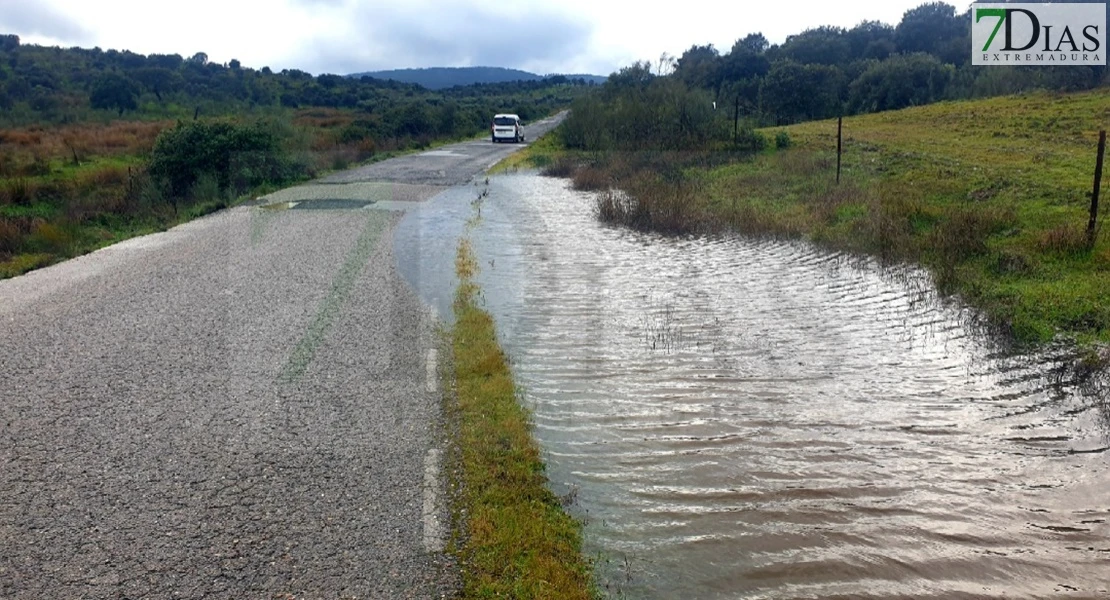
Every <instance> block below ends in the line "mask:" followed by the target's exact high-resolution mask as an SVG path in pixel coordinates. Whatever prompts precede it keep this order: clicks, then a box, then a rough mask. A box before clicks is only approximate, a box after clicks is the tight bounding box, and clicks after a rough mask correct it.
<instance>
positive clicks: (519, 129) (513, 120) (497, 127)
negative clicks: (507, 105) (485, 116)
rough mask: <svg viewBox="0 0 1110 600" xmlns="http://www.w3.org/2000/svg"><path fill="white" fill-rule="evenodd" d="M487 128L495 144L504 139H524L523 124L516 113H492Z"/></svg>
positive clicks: (517, 140) (520, 140)
mask: <svg viewBox="0 0 1110 600" xmlns="http://www.w3.org/2000/svg"><path fill="white" fill-rule="evenodd" d="M489 130H490V138H491V139H492V140H493V143H495V144H496V143H497V142H505V141H513V142H523V141H524V124H523V123H521V122H520V117H518V116H516V115H510V114H504V115H493V124H492V125H490V128H489Z"/></svg>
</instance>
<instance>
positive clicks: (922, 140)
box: [520, 89, 1110, 344]
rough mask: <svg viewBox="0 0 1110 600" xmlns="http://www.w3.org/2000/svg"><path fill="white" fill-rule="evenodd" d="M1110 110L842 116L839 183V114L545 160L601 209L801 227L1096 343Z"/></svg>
mask: <svg viewBox="0 0 1110 600" xmlns="http://www.w3.org/2000/svg"><path fill="white" fill-rule="evenodd" d="M1108 107H1110V90H1107V89H1101V90H1096V91H1092V92H1085V93H1079V94H1071V95H1057V94H1047V93H1036V94H1028V95H1020V96H1010V97H1001V98H992V99H988V100H979V101H967V102H945V103H939V104H934V105H929V106H924V107H917V108H911V109H906V110H901V111H892V112H886V113H878V114H871V115H863V116H858V117H851V118H846V119H845V120H844V135H845V149H844V171H843V178H842V183H841V184H840V185H837V184H836V183H835V171H836V156H835V148H836V121H819V122H811V123H804V124H800V125H795V126H791V127H786V128H775V129H769V130H764V131H763V132H762V133H763V135H764V136H765V137H766V138H767V139H769V140H774V139H775V138H776V137H777V136H778V134H779V133H780V132H785V133H786V135H787V136H788V137H789V140H790V142H791V143H790V146H789V147H788V148H783V149H779V150H767V151H764V152H762V153H759V154H756V155H754V156H746V157H745V156H739V155H734V154H729V153H727V152H723V151H722V152H708V151H707V152H702V153H693V152H685V153H671V154H664V153H654V154H652V153H647V152H645V153H620V154H616V153H614V154H608V155H605V156H596V155H595V156H586V155H581V154H578V155H575V154H571V153H564V154H562V155H561V158H560V159H559V160H556V161H554V163H553V165H554V167H553V168H552V167H549V169H550V170H551V171H553V172H555V173H556V174H561V175H569V176H572V177H573V178H574V182H575V186H576V187H579V188H580V189H595V190H601V191H602V193H600V194H599V195H598V211H599V214H600V216H601V217H602V218H604V219H607V220H610V221H613V222H619V223H623V224H626V225H629V226H632V227H637V228H641V229H651V230H657V231H664V232H673V233H684V232H690V231H716V230H735V231H741V232H745V233H749V234H754V235H774V236H784V237H800V238H808V239H811V240H814V241H816V242H819V243H822V244H824V245H826V246H829V247H832V248H837V249H846V250H850V251H855V252H862V253H867V254H872V255H876V256H880V257H883V258H886V259H890V260H898V261H912V262H916V263H919V264H922V265H924V266H926V267H928V268H929V269H930V270H931V272H932V273H933V274H934V275H935V278H936V281H937V283H938V285H939V286H940V288H941V289H942V290H944V291H946V292H951V293H957V294H959V295H961V296H962V297H964V298H965V299H966V300H967V301H969V302H970V303H971V304H973V305H975V306H978V307H979V308H981V309H982V310H983V311H984V313H985V314H986V315H988V316H989V317H990V318H991V320H992V321H993V322H994V323H995V324H997V325H998V326H1000V327H1001V328H1002V329H1003V330H1005V331H1007V332H1009V334H1011V335H1012V337H1013V338H1014V339H1015V340H1018V341H1020V342H1034V343H1035V342H1044V341H1046V340H1049V339H1052V338H1054V337H1057V336H1060V335H1063V336H1067V337H1073V338H1075V339H1076V340H1078V341H1079V342H1080V343H1081V344H1091V343H1094V342H1103V343H1105V342H1110V302H1107V301H1106V299H1107V298H1110V240H1108V239H1107V234H1106V232H1102V233H1101V234H1100V235H1099V237H1098V241H1097V243H1096V244H1095V245H1094V246H1093V247H1088V245H1087V243H1086V236H1085V234H1084V228H1085V226H1086V223H1087V211H1088V208H1089V202H1090V201H1089V194H1090V191H1091V185H1092V180H1093V172H1094V162H1095V146H1096V143H1097V139H1098V134H1097V132H1098V130H1099V129H1100V128H1105V127H1107V125H1110V108H1108ZM520 160H529V157H528V156H523V157H520ZM1103 187H1104V190H1103V192H1104V196H1105V195H1107V193H1108V192H1107V190H1106V189H1105V188H1106V186H1105V185H1104V186H1103ZM614 188H618V189H620V190H622V191H621V192H615V191H612V190H613V189H614ZM1103 212H1104V213H1105V208H1104V209H1103Z"/></svg>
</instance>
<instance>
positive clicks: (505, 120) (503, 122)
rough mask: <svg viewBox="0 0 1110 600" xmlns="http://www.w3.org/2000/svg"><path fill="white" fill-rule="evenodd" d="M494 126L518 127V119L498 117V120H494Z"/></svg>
mask: <svg viewBox="0 0 1110 600" xmlns="http://www.w3.org/2000/svg"><path fill="white" fill-rule="evenodd" d="M493 124H494V125H516V119H510V118H509V117H497V118H496V119H494V120H493Z"/></svg>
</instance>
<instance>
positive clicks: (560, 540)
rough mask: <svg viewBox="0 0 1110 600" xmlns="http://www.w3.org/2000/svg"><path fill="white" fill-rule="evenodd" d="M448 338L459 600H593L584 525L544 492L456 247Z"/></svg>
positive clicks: (467, 260)
mask: <svg viewBox="0 0 1110 600" xmlns="http://www.w3.org/2000/svg"><path fill="white" fill-rule="evenodd" d="M456 267H457V270H458V272H459V276H460V279H461V282H462V283H461V285H460V287H459V291H458V295H457V297H456V299H455V305H454V310H455V317H456V324H455V327H454V330H453V333H452V343H453V356H454V360H453V362H454V368H455V378H456V389H457V393H458V424H459V442H458V443H459V454H460V456H459V461H460V464H461V473H462V475H461V478H462V482H461V490H462V491H461V494H460V498H459V500H458V502H459V503H460V505H459V507H458V510H457V513H458V514H461V515H465V516H464V517H463V518H461V519H457V521H458V523H457V525H456V537H457V541H456V546H457V555H458V558H459V564H460V566H461V568H462V577H463V591H462V596H461V597H462V598H464V599H473V598H515V599H541V598H547V599H552V600H556V599H557V600H573V599H576V598H581V599H586V598H594V597H597V594H596V593H595V591H594V588H593V586H592V584H591V570H590V566H589V564H588V562H587V561H586V559H585V558H584V557H583V556H582V553H581V544H582V542H581V525H580V523H578V522H577V521H576V520H575V519H573V518H572V517H570V516H569V515H567V514H566V513H565V512H564V511H563V508H562V505H561V503H560V500H559V498H558V497H556V496H555V495H554V494H553V493H552V492H551V491H550V490H549V489H548V488H547V477H546V475H545V474H544V464H543V461H542V460H541V458H540V451H539V447H538V446H537V444H536V442H535V440H534V439H533V438H532V431H531V424H530V420H529V415H528V412H527V411H526V410H525V409H524V408H523V407H522V406H521V405H520V403H519V402H518V399H517V390H516V387H515V385H514V383H513V376H512V373H511V371H510V369H509V364H508V360H507V359H506V357H505V354H504V353H503V352H502V351H501V348H500V347H499V346H498V343H497V336H496V332H495V329H494V323H493V319H492V318H491V317H490V315H489V314H488V313H486V312H485V311H483V310H482V309H481V308H480V307H479V306H478V296H477V294H478V288H477V287H476V286H475V284H474V283H473V280H472V277H473V275H474V273H475V269H476V268H477V266H476V263H475V260H474V257H473V256H472V255H471V252H470V249H469V245H468V242H466V241H465V240H464V241H463V242H462V243H461V244H460V247H459V254H458V259H457V261H456Z"/></svg>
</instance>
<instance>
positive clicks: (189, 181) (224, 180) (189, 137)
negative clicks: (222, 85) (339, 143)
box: [149, 121, 305, 197]
mask: <svg viewBox="0 0 1110 600" xmlns="http://www.w3.org/2000/svg"><path fill="white" fill-rule="evenodd" d="M149 171H150V174H151V176H153V177H155V178H158V179H162V180H165V181H166V182H168V187H169V191H170V193H171V194H173V195H174V196H177V197H185V196H187V195H188V194H189V192H190V191H192V188H193V186H194V184H196V183H197V181H198V180H199V179H200V178H201V177H202V176H203V175H205V174H209V175H212V176H214V177H215V179H216V182H217V184H218V186H219V188H220V189H221V190H231V191H232V192H233V193H240V192H243V191H246V190H247V189H250V188H252V187H255V186H258V185H261V184H263V183H273V184H280V183H285V182H288V181H291V180H293V179H295V178H297V177H298V176H300V175H302V174H303V173H304V171H305V168H304V166H303V165H300V164H298V163H296V162H294V161H292V160H289V159H288V158H287V157H285V156H284V154H283V152H282V150H281V148H280V147H279V144H278V140H277V137H276V136H275V135H274V134H273V133H272V132H271V131H269V130H267V129H266V128H264V127H263V126H261V125H260V124H254V125H236V124H233V123H225V122H213V123H205V122H199V121H197V122H191V123H178V124H177V126H176V127H174V128H173V129H169V130H167V131H165V132H163V133H162V134H161V135H159V136H158V140H157V141H156V142H155V144H154V152H153V154H152V157H151V161H150V168H149Z"/></svg>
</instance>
